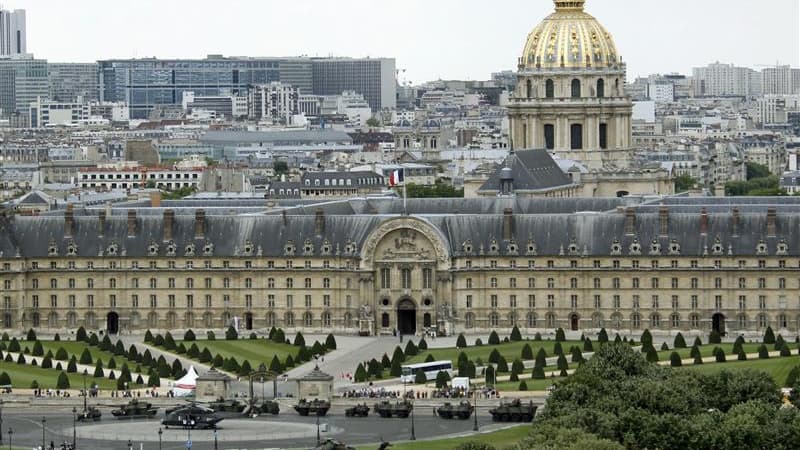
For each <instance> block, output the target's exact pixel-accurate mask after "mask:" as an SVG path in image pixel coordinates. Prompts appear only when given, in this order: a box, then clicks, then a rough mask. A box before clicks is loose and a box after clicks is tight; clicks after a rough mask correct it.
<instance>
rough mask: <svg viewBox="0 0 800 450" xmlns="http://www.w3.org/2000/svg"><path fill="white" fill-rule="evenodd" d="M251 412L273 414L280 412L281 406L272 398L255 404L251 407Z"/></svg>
mask: <svg viewBox="0 0 800 450" xmlns="http://www.w3.org/2000/svg"><path fill="white" fill-rule="evenodd" d="M253 412H254V413H256V414H272V415H273V416H275V415H278V414H279V413H280V412H281V406H280V405H279V404H278V402H276V401H274V400H267V401H265V402H264V403H262V404H260V405H256V406H255V408H253Z"/></svg>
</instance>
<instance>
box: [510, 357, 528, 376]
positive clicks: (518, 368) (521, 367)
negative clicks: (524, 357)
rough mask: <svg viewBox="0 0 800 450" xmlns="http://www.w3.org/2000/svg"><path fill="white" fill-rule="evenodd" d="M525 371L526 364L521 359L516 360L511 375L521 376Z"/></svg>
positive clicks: (512, 365) (512, 364)
mask: <svg viewBox="0 0 800 450" xmlns="http://www.w3.org/2000/svg"><path fill="white" fill-rule="evenodd" d="M524 371H525V364H523V362H522V361H521V360H519V359H515V360H514V362H512V363H511V373H514V374H520V373H522V372H524Z"/></svg>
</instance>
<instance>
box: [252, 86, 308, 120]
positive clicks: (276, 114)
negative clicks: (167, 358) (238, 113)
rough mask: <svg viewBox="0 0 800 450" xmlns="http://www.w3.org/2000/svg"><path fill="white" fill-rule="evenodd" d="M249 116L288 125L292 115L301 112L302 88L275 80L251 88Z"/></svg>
mask: <svg viewBox="0 0 800 450" xmlns="http://www.w3.org/2000/svg"><path fill="white" fill-rule="evenodd" d="M249 95H250V100H249V109H250V112H249V116H250V118H251V119H253V120H263V121H266V122H269V123H273V124H283V125H288V124H290V123H291V121H292V116H294V115H297V114H300V104H299V100H300V90H299V89H297V88H296V87H294V86H292V85H290V84H286V83H281V82H279V81H273V82H272V83H269V84H261V85H257V86H253V87H251V88H250V93H249Z"/></svg>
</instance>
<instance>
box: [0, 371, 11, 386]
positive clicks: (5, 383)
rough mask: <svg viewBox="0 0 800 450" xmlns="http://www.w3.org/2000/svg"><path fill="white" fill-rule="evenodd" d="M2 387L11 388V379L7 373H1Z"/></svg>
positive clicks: (0, 382) (0, 384) (0, 383)
mask: <svg viewBox="0 0 800 450" xmlns="http://www.w3.org/2000/svg"><path fill="white" fill-rule="evenodd" d="M0 386H11V377H10V376H8V374H7V373H6V372H3V373H0Z"/></svg>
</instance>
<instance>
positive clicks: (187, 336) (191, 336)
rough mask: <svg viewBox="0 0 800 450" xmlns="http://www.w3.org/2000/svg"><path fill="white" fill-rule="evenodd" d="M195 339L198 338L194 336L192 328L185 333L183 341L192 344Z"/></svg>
mask: <svg viewBox="0 0 800 450" xmlns="http://www.w3.org/2000/svg"><path fill="white" fill-rule="evenodd" d="M195 339H197V337H196V336H195V335H194V331H192V329H191V328H190V329H188V330H186V333H183V340H184V341H189V342H192V341H194V340H195Z"/></svg>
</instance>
